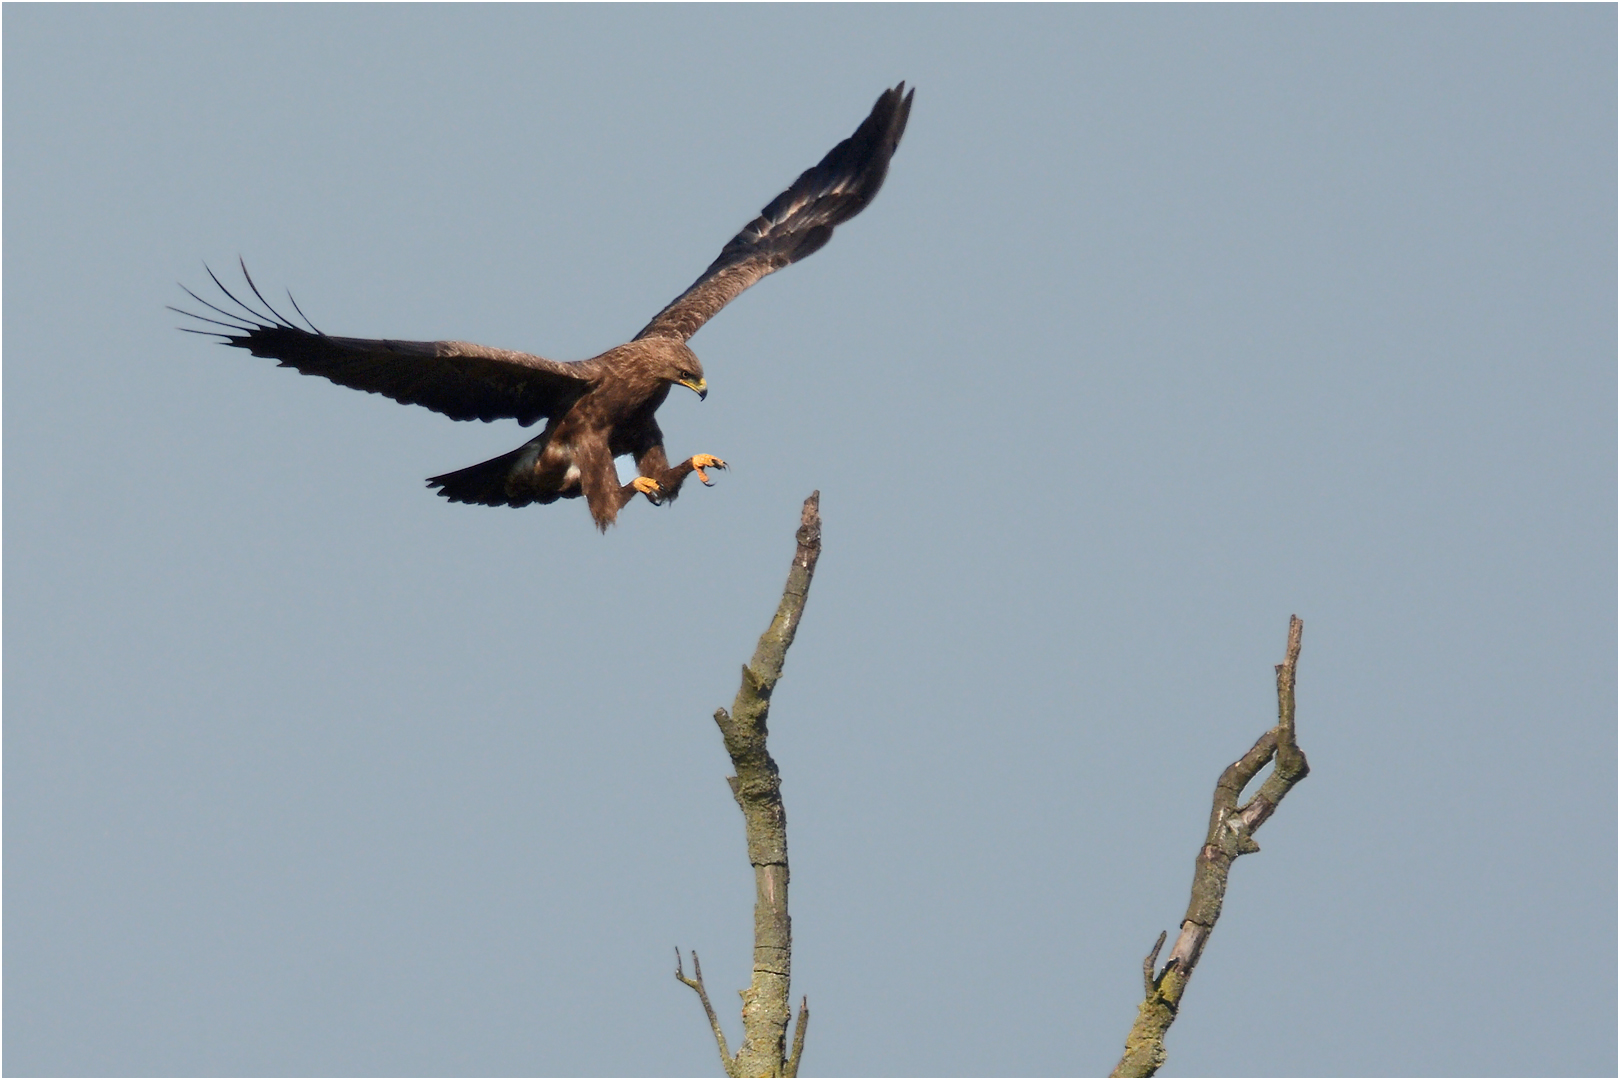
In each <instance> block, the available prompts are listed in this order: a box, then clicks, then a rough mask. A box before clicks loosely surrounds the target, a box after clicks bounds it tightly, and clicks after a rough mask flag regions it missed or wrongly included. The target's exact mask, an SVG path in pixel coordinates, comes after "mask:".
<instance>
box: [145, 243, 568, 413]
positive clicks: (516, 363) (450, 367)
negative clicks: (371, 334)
mask: <svg viewBox="0 0 1620 1080" xmlns="http://www.w3.org/2000/svg"><path fill="white" fill-rule="evenodd" d="M208 273H209V276H210V277H213V278H214V284H215V285H218V286H219V289H220V291H221V292H222V293H224V294H225V295H226V296H227V297H229V298H230V300H231V302H232V303H233V304H234V305H235V307H236V309H237V310H229V309H227V308H224V307H220V306H219V305H217V304H212V303H209V302H208V301H207V300H204V299H203V298H202V297H200V296H198V295H197V294H196V293H194V292H192V291H191V290H190V289H186V292H187V293H189V294H190V296H191V298H192V299H193V300H195V301H196V302H197V303H199V304H202V305H203V306H204V307H206V308H208V309H209V310H211V311H213V312H214V314H215V315H220V316H224V317H223V318H214V317H212V316H208V315H199V314H197V313H196V312H194V311H184V310H182V309H180V308H172V309H171V310H173V311H177V312H179V313H180V314H182V315H186V316H188V317H190V318H193V319H198V320H200V321H202V322H205V323H209V324H212V327H213V329H197V328H195V327H181V329H183V330H186V331H188V332H190V333H194V334H208V335H212V336H216V337H219V338H222V339H224V341H225V343H226V344H228V345H234V346H236V347H237V348H239V349H246V350H247V351H248V352H250V353H252V354H253V355H254V356H266V357H270V358H271V359H274V360H279V361H280V362H281V366H282V367H290V368H294V369H296V370H298V371H300V372H302V373H303V374H305V375H320V376H322V377H324V378H327V379H331V380H332V381H333V382H335V383H337V384H338V385H339V386H348V387H352V388H354V389H356V390H365V391H367V392H369V393H373V394H382V395H383V396H384V397H390V398H393V399H394V400H395V401H397V402H399V403H400V404H402V405H421V406H424V407H426V408H429V409H432V410H433V411H434V412H438V413H443V414H444V415H445V416H448V417H450V419H452V420H502V419H514V420H516V421H517V422H518V423H520V424H522V425H524V426H525V427H527V426H528V425H530V424H533V423H534V422H536V421H537V420H543V419H546V418H547V417H555V416H561V415H563V413H565V412H567V411H568V409H569V408H570V407H571V406H572V405H573V404H574V402H576V401H578V400H579V399H580V397H581V396H582V395H583V394H585V392H586V391H588V390H589V389H590V388H591V386H592V384H593V381H594V380H595V379H596V377H597V375H598V371H597V365H596V363H595V362H594V361H591V360H581V361H577V362H574V363H563V362H561V361H558V360H547V359H546V358H545V357H543V356H533V355H531V354H529V353H521V352H513V351H511V350H509V349H492V348H490V347H489V346H487V345H474V344H472V343H471V342H466V341H394V340H390V339H387V338H348V337H333V336H331V335H330V334H323V333H321V332H320V331H319V330H316V329H315V327H314V325H313V324H310V328H309V329H308V330H306V329H304V328H303V327H300V326H295V325H294V324H293V323H292V322H291V321H290V320H288V319H286V318H285V317H283V316H282V315H281V314H280V313H279V312H277V311H276V310H275V308H273V307H271V306H270V303H269V301H267V300H265V298H264V296H263V295H262V294H261V293H260V292H259V290H258V287H257V286H256V285H254V284H253V279H252V277H249V276H248V273H247V267H246V266H245V265H244V266H243V267H242V275H243V277H245V278H246V279H247V283H248V288H250V289H252V290H253V295H254V296H255V297H257V298H258V300H259V303H260V304H262V305H264V307H265V308H266V309H267V311H259V310H257V309H256V308H253V307H250V306H249V305H248V304H246V303H244V302H243V301H242V300H240V299H238V298H237V297H236V296H235V294H233V293H232V292H231V291H230V290H229V289H227V288H225V285H224V284H223V283H222V282H221V281H220V280H219V278H218V277H214V272H213V271H212V270H210V271H209V272H208ZM181 288H183V289H184V288H185V286H184V285H182V286H181ZM244 295H245V294H244ZM288 299H289V300H290V299H291V297H290V296H289V297H288ZM297 307H298V304H297V301H294V302H293V308H294V309H295V310H296V309H297ZM298 314H299V315H303V312H302V311H299V312H298ZM306 322H307V319H306Z"/></svg>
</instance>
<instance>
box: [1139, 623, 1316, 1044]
mask: <svg viewBox="0 0 1620 1080" xmlns="http://www.w3.org/2000/svg"><path fill="white" fill-rule="evenodd" d="M1304 628H1305V624H1304V623H1302V622H1300V620H1299V616H1297V615H1296V616H1293V617H1292V618H1291V619H1290V620H1289V624H1288V651H1287V653H1286V654H1285V658H1284V660H1283V662H1282V663H1280V664H1278V665H1277V726H1276V727H1274V728H1272V729H1271V730H1270V731H1268V732H1266V733H1265V734H1264V735H1262V736H1260V738H1259V740H1258V741H1256V742H1255V744H1254V746H1253V747H1251V748H1250V750H1249V752H1248V753H1246V754H1244V755H1243V756H1242V757H1241V758H1239V759H1238V760H1237V761H1235V762H1233V763H1232V764H1231V765H1229V766H1227V768H1226V771H1225V772H1223V773H1221V778H1220V779H1219V780H1218V781H1216V783H1215V800H1214V805H1213V806H1212V807H1211V809H1210V814H1209V833H1208V834H1207V835H1206V836H1205V838H1204V846H1203V847H1202V848H1201V849H1200V850H1199V852H1198V861H1197V864H1196V866H1195V869H1194V870H1193V885H1192V899H1191V901H1190V902H1189V903H1188V904H1187V914H1186V917H1185V918H1183V919H1182V922H1181V933H1180V934H1179V935H1178V936H1177V938H1176V943H1175V945H1174V946H1173V947H1172V948H1171V950H1170V958H1169V959H1168V960H1167V961H1165V965H1164V968H1163V970H1162V971H1160V972H1159V973H1158V974H1157V975H1155V974H1154V966H1155V965H1156V964H1157V962H1158V957H1159V950H1160V949H1162V948H1163V947H1164V942H1165V937H1166V935H1165V934H1160V935H1159V940H1158V943H1157V944H1155V945H1154V946H1153V951H1152V952H1151V953H1149V954H1148V956H1147V959H1146V960H1144V961H1143V963H1142V978H1143V982H1144V984H1145V986H1144V990H1145V992H1146V993H1145V996H1144V998H1143V1001H1142V1004H1141V1006H1140V1007H1139V1008H1138V1009H1137V1014H1136V1022H1135V1023H1134V1024H1132V1025H1131V1031H1130V1034H1129V1035H1127V1036H1126V1037H1125V1054H1124V1056H1123V1057H1121V1058H1120V1059H1119V1064H1118V1065H1116V1066H1115V1067H1114V1071H1113V1073H1112V1074H1111V1075H1113V1076H1152V1075H1153V1074H1154V1073H1156V1072H1157V1071H1158V1070H1159V1067H1160V1066H1162V1065H1163V1064H1164V1057H1165V1051H1164V1035H1165V1032H1167V1031H1168V1030H1170V1025H1171V1024H1172V1023H1174V1022H1175V1019H1176V1011H1177V1010H1178V1009H1179V1008H1180V1006H1181V996H1182V994H1183V993H1185V992H1186V989H1187V980H1188V979H1190V978H1191V977H1192V973H1193V968H1195V967H1197V966H1198V958H1199V957H1200V956H1201V955H1202V954H1203V951H1204V944H1205V943H1206V942H1207V941H1208V940H1209V935H1210V932H1211V931H1213V930H1214V929H1215V921H1216V920H1217V919H1219V918H1220V917H1221V903H1222V901H1223V900H1224V899H1225V897H1226V880H1227V875H1228V874H1229V873H1230V871H1231V868H1232V863H1233V861H1234V860H1236V859H1237V857H1238V856H1239V855H1249V854H1252V853H1253V852H1256V851H1259V850H1260V845H1259V844H1257V843H1255V842H1254V836H1253V834H1254V831H1255V830H1256V829H1258V828H1260V826H1261V825H1263V824H1265V822H1266V819H1267V818H1269V817H1271V815H1272V813H1273V811H1275V810H1276V809H1277V804H1278V803H1280V802H1282V800H1283V796H1285V795H1287V794H1288V792H1289V791H1291V790H1292V789H1293V787H1294V785H1295V784H1297V783H1299V782H1300V781H1301V780H1303V779H1305V776H1306V774H1308V773H1309V772H1310V766H1309V765H1308V764H1307V763H1306V761H1305V752H1304V751H1302V750H1301V749H1300V748H1299V744H1298V743H1297V742H1296V741H1295V738H1294V676H1295V672H1296V670H1297V668H1298V665H1299V647H1300V635H1301V633H1302V632H1303V631H1304ZM1268 761H1275V762H1276V764H1275V765H1274V766H1273V767H1272V770H1271V775H1270V776H1268V777H1266V779H1265V782H1264V783H1263V784H1261V785H1260V790H1259V791H1258V792H1257V793H1256V794H1255V796H1254V797H1253V798H1251V799H1250V800H1249V801H1248V802H1246V803H1244V804H1243V805H1242V806H1239V805H1238V797H1239V796H1240V795H1242V794H1243V789H1244V788H1245V787H1247V786H1248V784H1249V781H1251V780H1253V779H1254V778H1255V776H1256V775H1258V774H1259V772H1260V770H1261V769H1263V768H1265V765H1266V763H1267V762H1268Z"/></svg>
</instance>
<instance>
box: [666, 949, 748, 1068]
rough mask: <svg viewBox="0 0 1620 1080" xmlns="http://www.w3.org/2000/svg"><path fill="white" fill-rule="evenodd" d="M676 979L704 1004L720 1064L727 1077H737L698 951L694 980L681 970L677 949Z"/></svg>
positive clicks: (695, 957) (693, 956)
mask: <svg viewBox="0 0 1620 1080" xmlns="http://www.w3.org/2000/svg"><path fill="white" fill-rule="evenodd" d="M675 977H676V978H677V979H679V980H680V981H681V982H683V983H685V984H686V985H687V986H690V987H691V988H692V989H693V990H696V991H697V996H698V1000H699V1001H701V1002H703V1011H704V1013H705V1014H707V1016H708V1017H709V1027H710V1028H712V1029H713V1030H714V1041H715V1044H716V1045H717V1046H718V1047H719V1048H720V1062H721V1064H723V1065H724V1066H725V1067H726V1075H727V1076H736V1075H737V1074H736V1073H734V1072H732V1071H731V1066H732V1058H731V1048H730V1047H728V1046H727V1045H726V1033H725V1032H724V1031H722V1030H720V1019H719V1017H717V1016H715V1015H714V1006H713V1005H711V1004H709V992H708V991H707V990H705V989H704V988H703V965H702V964H700V963H698V954H697V952H696V950H694V951H693V952H692V978H690V979H688V978H687V977H686V972H684V971H682V970H681V950H680V946H678V945H677V946H676V947H675Z"/></svg>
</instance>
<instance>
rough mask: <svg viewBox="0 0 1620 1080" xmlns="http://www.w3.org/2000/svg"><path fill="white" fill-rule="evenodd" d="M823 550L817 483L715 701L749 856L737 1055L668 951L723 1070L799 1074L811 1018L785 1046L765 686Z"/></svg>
mask: <svg viewBox="0 0 1620 1080" xmlns="http://www.w3.org/2000/svg"><path fill="white" fill-rule="evenodd" d="M820 557H821V492H819V491H815V492H811V494H810V497H809V498H808V499H806V500H805V501H804V510H803V512H802V513H801V514H800V518H799V531H798V547H797V549H796V550H795V551H794V553H793V565H792V567H791V568H789V570H788V579H787V585H786V586H785V587H784V588H783V589H782V602H781V603H780V604H778V605H777V608H776V617H775V618H774V619H772V620H771V625H770V626H769V627H768V628H767V629H766V631H765V633H763V634H761V635H760V638H759V645H758V646H756V647H755V649H754V656H753V659H751V660H750V661H749V662H748V663H747V664H745V665H743V669H742V685H741V686H739V687H738V688H737V698H736V700H735V701H734V702H732V706H731V712H730V713H727V712H726V710H724V709H717V710H716V711H715V714H714V722H715V723H716V724H718V725H719V727H720V735H721V737H722V738H723V739H724V740H725V744H726V753H728V754H730V755H731V764H732V768H734V769H735V770H736V775H735V776H732V777H728V783H730V784H731V794H732V795H733V796H734V797H735V798H736V800H737V805H738V806H739V807H741V808H742V812H743V824H744V827H745V829H746V832H747V838H748V862H749V864H750V865H751V866H752V867H753V869H754V978H753V982H752V983H751V984H750V985H749V987H748V989H747V990H744V991H743V992H742V999H743V1008H742V1018H743V1041H742V1045H741V1046H739V1047H738V1048H737V1053H736V1054H735V1055H733V1054H732V1053H731V1052H730V1049H729V1048H728V1047H727V1045H726V1035H725V1032H724V1031H723V1030H721V1027H720V1021H719V1018H718V1017H716V1016H715V1013H714V1006H713V1005H712V1004H711V1003H710V1002H709V992H708V990H707V989H705V987H704V985H703V969H702V968H701V967H699V966H698V958H697V953H695V952H694V953H693V954H692V977H691V978H688V977H687V975H686V972H685V971H684V970H683V968H682V966H681V951H680V950H679V949H676V950H675V977H676V978H677V979H679V980H680V981H681V982H683V983H685V984H686V985H687V986H690V987H691V988H692V989H693V990H694V991H696V992H697V995H698V998H699V1000H700V1001H702V1003H703V1011H704V1013H705V1014H706V1015H707V1016H708V1020H709V1027H710V1028H711V1029H712V1030H713V1031H714V1039H715V1043H716V1044H717V1046H718V1047H719V1050H720V1062H721V1064H722V1065H724V1066H725V1070H726V1075H727V1076H797V1075H798V1074H799V1056H800V1055H801V1054H802V1053H803V1052H804V1033H805V1027H806V1025H807V1024H808V1023H809V1022H810V1009H809V1005H808V1002H804V1001H801V1002H800V1004H799V1022H798V1024H797V1025H796V1026H795V1028H794V1032H793V1046H792V1049H791V1050H790V1049H788V1047H787V1027H788V1019H789V1017H790V1015H791V1014H792V1011H793V1010H792V1006H791V1005H790V1004H789V998H788V993H789V989H790V975H791V973H792V969H793V933H792V925H791V923H790V921H789V919H788V858H787V815H786V813H785V812H784V811H783V809H782V778H781V774H780V773H779V772H778V771H777V768H776V762H775V761H774V760H772V759H771V755H770V752H769V751H768V750H767V749H766V747H765V738H766V735H767V734H768V731H767V729H766V723H765V721H766V718H767V717H768V716H769V714H770V710H771V691H772V690H774V689H775V688H776V682H777V680H778V679H780V678H781V677H782V663H783V661H784V660H785V659H786V658H787V651H788V647H789V646H790V645H792V644H793V635H794V634H795V633H797V632H798V629H799V618H800V616H802V615H803V614H804V602H805V600H806V598H808V596H809V595H810V579H811V578H812V577H814V576H815V572H816V560H817V559H819V558H820Z"/></svg>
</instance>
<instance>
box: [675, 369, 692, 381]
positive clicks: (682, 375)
mask: <svg viewBox="0 0 1620 1080" xmlns="http://www.w3.org/2000/svg"><path fill="white" fill-rule="evenodd" d="M677 377H678V378H680V379H683V380H686V381H690V380H691V379H692V373H691V372H690V371H686V370H682V371H681V373H680V375H679V376H677Z"/></svg>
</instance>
